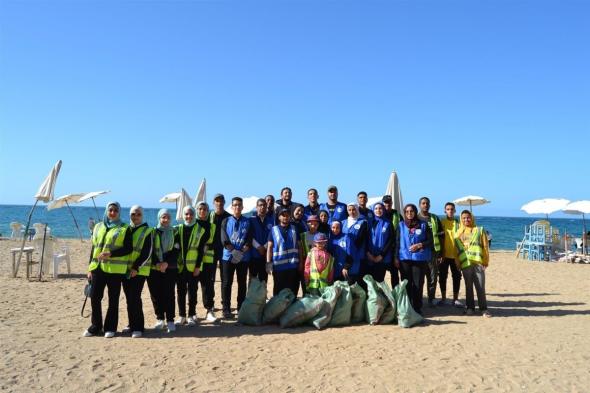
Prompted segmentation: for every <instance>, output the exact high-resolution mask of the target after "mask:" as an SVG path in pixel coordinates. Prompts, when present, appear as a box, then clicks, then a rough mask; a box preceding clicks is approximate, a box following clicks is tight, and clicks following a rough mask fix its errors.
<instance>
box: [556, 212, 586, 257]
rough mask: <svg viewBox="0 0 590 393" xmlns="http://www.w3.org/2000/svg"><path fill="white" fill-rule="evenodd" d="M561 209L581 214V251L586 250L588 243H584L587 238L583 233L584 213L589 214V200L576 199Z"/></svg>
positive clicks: (584, 231) (584, 228) (584, 227)
mask: <svg viewBox="0 0 590 393" xmlns="http://www.w3.org/2000/svg"><path fill="white" fill-rule="evenodd" d="M562 211H563V212H564V213H567V214H577V215H582V252H586V247H588V244H585V243H584V240H585V241H586V242H587V241H588V239H587V238H586V236H584V234H585V233H586V214H590V201H576V202H572V203H569V204H567V205H566V207H564V208H563V210H562Z"/></svg>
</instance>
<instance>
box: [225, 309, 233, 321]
mask: <svg viewBox="0 0 590 393" xmlns="http://www.w3.org/2000/svg"><path fill="white" fill-rule="evenodd" d="M233 317H234V316H233V314H232V313H231V311H227V310H225V311H223V318H224V319H232V318H233Z"/></svg>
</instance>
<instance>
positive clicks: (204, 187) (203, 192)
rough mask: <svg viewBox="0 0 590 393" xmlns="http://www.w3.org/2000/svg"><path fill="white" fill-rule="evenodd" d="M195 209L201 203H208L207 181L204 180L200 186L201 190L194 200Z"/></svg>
mask: <svg viewBox="0 0 590 393" xmlns="http://www.w3.org/2000/svg"><path fill="white" fill-rule="evenodd" d="M193 202H194V204H195V207H196V206H197V203H199V202H207V180H205V178H203V180H202V181H201V184H200V185H199V189H198V190H197V194H196V195H195V199H194V200H193Z"/></svg>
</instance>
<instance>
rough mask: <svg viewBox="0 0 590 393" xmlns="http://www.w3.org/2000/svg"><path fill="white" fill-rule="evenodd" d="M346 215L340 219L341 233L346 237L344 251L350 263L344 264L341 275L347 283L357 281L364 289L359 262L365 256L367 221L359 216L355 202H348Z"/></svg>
mask: <svg viewBox="0 0 590 393" xmlns="http://www.w3.org/2000/svg"><path fill="white" fill-rule="evenodd" d="M346 211H347V213H348V217H347V218H346V219H345V220H344V221H342V233H344V234H345V235H346V237H348V242H347V250H346V252H347V253H348V255H350V257H351V258H352V264H351V263H348V264H346V265H344V268H343V269H342V276H343V277H344V278H345V279H346V280H348V283H349V284H354V283H355V282H358V283H359V285H360V286H361V287H363V288H364V289H365V290H366V288H365V287H366V284H365V281H364V280H362V279H361V264H362V260H363V259H364V258H365V250H366V242H367V221H365V220H363V219H361V218H360V217H359V210H358V207H357V205H356V204H354V203H349V204H348V205H347V206H346Z"/></svg>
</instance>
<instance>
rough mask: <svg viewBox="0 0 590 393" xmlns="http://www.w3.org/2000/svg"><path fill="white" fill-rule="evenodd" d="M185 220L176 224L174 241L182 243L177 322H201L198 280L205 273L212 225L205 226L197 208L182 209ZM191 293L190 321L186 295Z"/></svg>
mask: <svg viewBox="0 0 590 393" xmlns="http://www.w3.org/2000/svg"><path fill="white" fill-rule="evenodd" d="M182 214H183V217H184V222H183V223H182V224H180V225H178V226H177V227H176V235H175V236H174V243H175V244H178V247H179V248H180V253H179V254H178V278H177V280H176V301H177V302H178V319H177V320H176V324H177V325H184V324H185V323H188V325H189V326H195V325H196V324H197V280H198V275H199V274H200V273H201V261H202V259H203V250H204V248H205V244H206V243H207V240H208V239H209V228H203V227H202V226H201V225H199V224H198V223H196V221H195V208H194V207H192V206H185V207H184V209H182ZM187 293H188V320H187V318H186V298H187Z"/></svg>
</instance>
